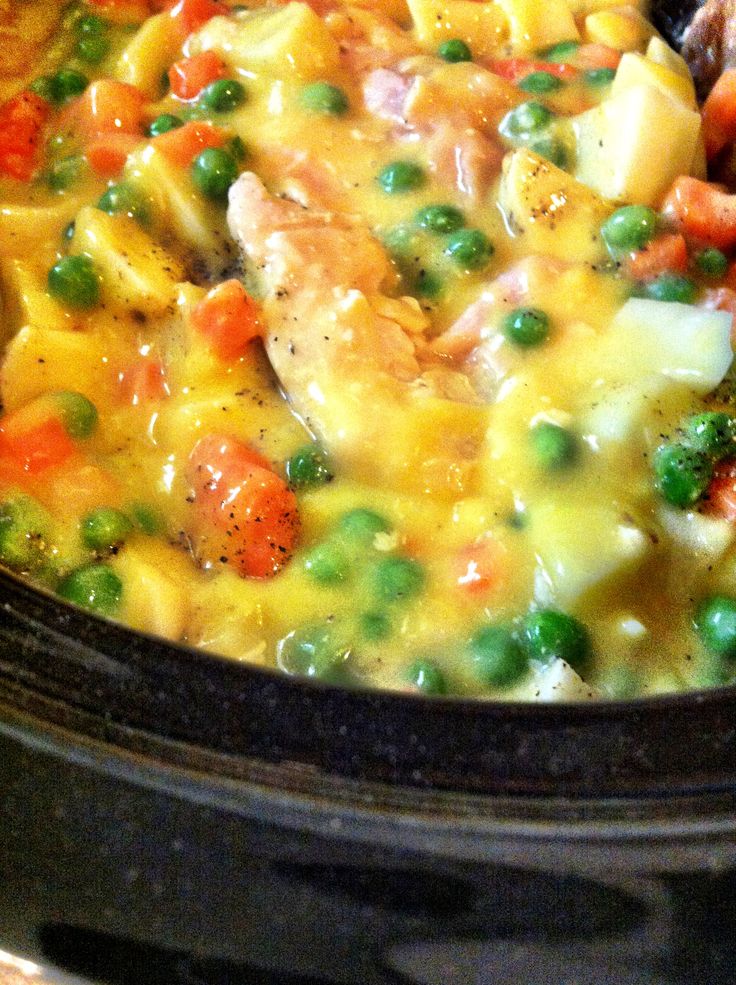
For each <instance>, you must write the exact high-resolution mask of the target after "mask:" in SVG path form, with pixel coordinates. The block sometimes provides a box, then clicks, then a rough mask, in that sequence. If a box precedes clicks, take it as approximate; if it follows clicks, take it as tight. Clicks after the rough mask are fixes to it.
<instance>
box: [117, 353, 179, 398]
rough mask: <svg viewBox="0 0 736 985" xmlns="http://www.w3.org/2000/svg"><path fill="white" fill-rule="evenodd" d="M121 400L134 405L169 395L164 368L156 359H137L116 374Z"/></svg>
mask: <svg viewBox="0 0 736 985" xmlns="http://www.w3.org/2000/svg"><path fill="white" fill-rule="evenodd" d="M118 381H119V383H120V395H121V397H122V399H123V402H124V403H126V404H132V405H133V406H134V407H137V406H139V405H140V404H142V403H148V402H149V401H151V400H161V398H162V397H167V396H168V395H169V388H168V386H167V383H166V376H165V373H164V368H163V366H162V365H161V363H160V362H159V361H158V360H157V359H139V360H138V361H137V362H135V363H133V364H132V365H131V366H128V367H126V368H125V369H124V370H121V372H120V373H119V374H118Z"/></svg>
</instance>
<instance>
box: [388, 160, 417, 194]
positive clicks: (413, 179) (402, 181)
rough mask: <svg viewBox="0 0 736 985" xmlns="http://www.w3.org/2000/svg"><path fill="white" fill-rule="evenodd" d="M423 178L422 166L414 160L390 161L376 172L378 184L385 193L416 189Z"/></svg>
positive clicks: (398, 192) (400, 192)
mask: <svg viewBox="0 0 736 985" xmlns="http://www.w3.org/2000/svg"><path fill="white" fill-rule="evenodd" d="M425 180H426V176H425V174H424V168H422V167H421V165H419V164H417V163H416V162H415V161H392V162H391V164H387V165H386V167H385V168H382V169H381V171H379V173H378V184H379V185H380V186H381V188H382V189H383V190H384V191H385V192H386V194H387V195H397V194H403V193H405V192H412V191H416V189H417V188H421V186H422V185H423V184H424V182H425Z"/></svg>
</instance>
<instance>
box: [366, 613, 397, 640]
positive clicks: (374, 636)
mask: <svg viewBox="0 0 736 985" xmlns="http://www.w3.org/2000/svg"><path fill="white" fill-rule="evenodd" d="M358 631H359V632H360V635H361V636H362V637H363V639H364V640H367V641H368V642H369V643H376V642H378V641H380V640H385V639H388V637H389V636H390V635H391V620H390V619H389V618H388V616H386V615H384V614H383V613H382V612H364V613H363V614H362V615H361V616H360V618H359V620H358Z"/></svg>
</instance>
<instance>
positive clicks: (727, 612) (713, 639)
mask: <svg viewBox="0 0 736 985" xmlns="http://www.w3.org/2000/svg"><path fill="white" fill-rule="evenodd" d="M695 628H696V629H697V631H698V634H699V636H700V639H701V640H702V641H703V643H704V645H705V646H706V648H707V649H708V650H710V651H711V652H712V653H716V654H718V656H720V657H726V658H727V659H729V660H734V659H736V599H734V598H731V597H730V596H729V595H710V596H708V598H705V599H703V601H702V602H701V603H700V605H699V606H698V609H697V612H696V614H695Z"/></svg>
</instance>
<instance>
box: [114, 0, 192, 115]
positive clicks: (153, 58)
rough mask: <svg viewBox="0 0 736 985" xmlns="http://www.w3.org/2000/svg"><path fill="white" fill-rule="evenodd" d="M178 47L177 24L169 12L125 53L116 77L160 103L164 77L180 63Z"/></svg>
mask: <svg viewBox="0 0 736 985" xmlns="http://www.w3.org/2000/svg"><path fill="white" fill-rule="evenodd" d="M178 47H179V45H178V40H177V37H176V32H175V30H174V21H173V19H172V18H171V16H170V15H169V14H168V12H165V13H162V14H156V16H155V17H149V18H148V20H146V21H144V22H143V24H141V26H140V28H139V29H138V30H137V31H136V33H135V34H134V35H133V37H132V38H131V40H130V41H129V42H128V44H127V45H126V46H125V48H124V49H123V51H122V52H121V54H120V57H119V58H118V62H117V65H116V67H115V75H116V77H117V78H118V79H120V80H121V82H127V83H128V84H129V85H134V86H136V87H137V88H138V89H140V90H141V92H144V93H145V94H146V96H148V98H149V99H153V100H156V99H158V98H159V95H160V88H161V76H162V75H163V73H164V72H165V70H166V69H167V68H168V67H169V65H170V64H171V63H172V62H173V61H174V60H175V59H176V53H177V49H178Z"/></svg>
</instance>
